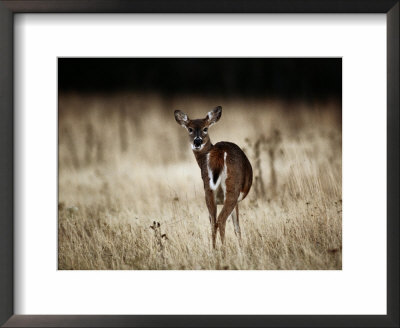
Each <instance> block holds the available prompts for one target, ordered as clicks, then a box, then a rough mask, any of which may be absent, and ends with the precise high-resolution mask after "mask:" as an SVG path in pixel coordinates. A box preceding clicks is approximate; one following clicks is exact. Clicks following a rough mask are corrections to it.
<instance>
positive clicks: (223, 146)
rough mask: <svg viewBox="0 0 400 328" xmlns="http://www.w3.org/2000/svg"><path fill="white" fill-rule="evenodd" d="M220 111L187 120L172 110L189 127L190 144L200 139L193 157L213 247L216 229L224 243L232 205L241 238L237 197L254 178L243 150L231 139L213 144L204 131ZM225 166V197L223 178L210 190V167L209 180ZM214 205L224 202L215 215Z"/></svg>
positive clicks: (220, 172) (214, 120)
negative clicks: (197, 170) (202, 189)
mask: <svg viewBox="0 0 400 328" xmlns="http://www.w3.org/2000/svg"><path fill="white" fill-rule="evenodd" d="M221 112H222V108H221V107H216V108H215V109H214V110H213V111H212V112H209V113H208V115H207V117H206V118H205V119H198V120H190V119H189V118H188V117H187V115H186V114H184V113H183V112H181V111H175V119H176V121H177V122H178V123H179V124H181V125H182V126H184V127H186V128H187V129H188V131H189V138H190V140H191V143H192V142H194V139H195V138H201V140H202V145H201V148H199V149H194V150H193V153H194V155H195V157H196V161H197V164H198V165H199V167H200V170H201V177H202V179H203V184H204V191H205V198H206V204H207V208H208V212H209V218H210V222H211V231H212V244H213V247H214V248H215V244H216V235H217V231H218V229H219V233H220V237H221V241H222V243H224V241H225V225H226V220H227V219H228V217H229V215H231V214H232V212H233V211H234V210H235V208H236V215H237V227H235V232H236V234H237V236H238V238H239V239H240V227H239V207H238V198H239V197H240V193H241V192H242V193H243V196H242V199H241V200H243V199H244V198H245V197H246V196H247V194H248V193H249V191H250V187H251V185H252V181H253V170H252V167H251V164H250V162H249V160H248V159H247V157H246V155H245V153H244V152H243V151H242V150H241V149H240V148H239V147H238V146H237V145H236V144H234V143H231V142H225V141H222V142H218V143H217V144H215V145H213V144H212V143H211V140H210V137H209V135H208V131H205V130H204V129H205V128H208V127H209V126H210V125H212V124H214V123H216V122H217V121H218V120H219V118H220V117H221ZM225 154H226V160H225ZM207 157H208V160H207ZM225 165H226V179H225V185H226V190H225V199H224V197H223V196H224V195H223V190H222V186H221V185H222V181H221V182H220V184H219V187H218V188H217V190H212V189H211V187H210V176H209V169H210V170H211V172H212V174H211V179H212V180H213V183H214V184H215V183H216V182H217V180H218V178H219V177H220V176H221V174H223V170H224V167H225ZM221 196H222V197H221ZM217 204H223V207H222V210H221V212H220V213H219V215H218V217H217ZM234 224H235V222H234ZM237 230H238V231H237Z"/></svg>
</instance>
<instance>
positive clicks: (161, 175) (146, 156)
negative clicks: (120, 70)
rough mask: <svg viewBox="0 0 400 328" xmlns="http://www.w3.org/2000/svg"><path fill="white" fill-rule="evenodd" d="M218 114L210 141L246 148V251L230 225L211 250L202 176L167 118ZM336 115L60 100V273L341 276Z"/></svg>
mask: <svg viewBox="0 0 400 328" xmlns="http://www.w3.org/2000/svg"><path fill="white" fill-rule="evenodd" d="M215 105H222V106H223V114H222V118H221V120H220V122H219V123H218V124H216V125H215V126H213V127H212V128H211V130H210V136H211V139H212V141H213V142H214V143H216V142H218V141H221V140H225V141H232V142H235V143H237V144H238V145H239V146H240V147H242V148H243V149H244V150H245V152H246V154H247V155H248V157H249V159H250V162H251V163H252V165H253V169H254V174H255V178H254V181H253V187H252V190H251V191H250V194H249V196H248V197H247V198H246V199H245V200H244V201H242V202H241V203H240V222H241V228H242V238H243V245H242V248H240V247H239V244H238V241H237V239H236V236H235V234H234V231H233V224H232V223H229V222H231V219H229V220H228V224H227V232H226V233H227V235H226V246H225V247H224V248H222V247H221V244H220V240H219V239H217V245H218V247H217V250H215V251H214V250H213V249H212V246H211V231H210V230H211V229H210V226H209V220H208V212H207V208H206V205H205V201H204V191H203V188H202V181H201V177H200V170H199V168H198V166H197V164H196V161H195V159H194V156H193V154H192V151H191V149H190V146H189V144H188V140H187V136H186V133H185V131H184V130H183V129H182V128H180V127H179V126H178V125H177V124H176V122H175V120H174V117H173V110H174V109H182V110H185V111H187V112H188V113H189V115H190V116H193V117H202V116H204V115H205V113H206V112H207V111H208V110H209V109H210V108H213V107H214V106H215ZM336 106H337V105H335V104H334V103H326V104H318V105H307V104H284V103H282V102H278V101H261V100H257V101H249V100H248V101H244V100H240V99H229V100H226V99H207V100H204V99H200V98H193V97H177V98H168V99H164V98H160V97H157V96H155V95H150V94H148V95H131V94H116V95H111V96H79V95H71V94H69V95H61V96H60V99H59V221H58V227H59V252H58V265H59V269H92V270H96V269H212V270H214V269H285V270H286V269H314V270H315V269H341V263H342V213H341V208H342V204H341V198H342V196H341V195H342V176H341V172H342V161H341V115H340V110H339V111H338V110H337V108H336ZM219 210H220V207H219ZM154 221H155V222H156V223H153V222H154Z"/></svg>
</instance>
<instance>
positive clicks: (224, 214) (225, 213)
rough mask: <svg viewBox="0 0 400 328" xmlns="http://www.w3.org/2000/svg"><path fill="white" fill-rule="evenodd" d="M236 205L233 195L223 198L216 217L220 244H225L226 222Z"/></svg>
mask: <svg viewBox="0 0 400 328" xmlns="http://www.w3.org/2000/svg"><path fill="white" fill-rule="evenodd" d="M236 204H237V197H235V195H234V194H230V195H229V196H228V195H227V196H226V198H225V203H224V206H223V208H222V210H221V212H220V213H219V215H218V220H217V223H218V228H219V235H220V237H221V242H222V244H224V243H225V226H226V220H227V219H228V217H229V215H231V214H232V212H233V210H234V209H235V206H236Z"/></svg>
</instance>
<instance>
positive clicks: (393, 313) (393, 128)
mask: <svg viewBox="0 0 400 328" xmlns="http://www.w3.org/2000/svg"><path fill="white" fill-rule="evenodd" d="M399 8H400V5H399V1H398V0H270V1H266V0H192V1H188V0H168V1H167V0H91V1H79V0H59V1H54V0H27V1H20V0H2V1H0V150H1V156H0V324H2V325H4V326H5V327H130V326H132V327H141V326H147V327H150V326H177V327H195V326H196V327H197V326H207V327H211V326H232V327H239V326H248V327H252V326H257V327H261V326H265V327H328V326H329V327H336V326H340V327H345V326H346V327H399V278H398V277H399V203H398V199H399V28H400V25H399ZM17 13H384V14H386V17H387V315H326V316H324V315H289V316H282V315H267V316H263V315H256V316H242V315H240V316H224V315H212V316H201V315H195V316H188V315H183V316H179V315H169V316H164V315H148V316H146V315H132V316H126V315H123V316H122V315H118V316H111V315H110V316H108V315H100V316H98V315H93V316H90V315H35V316H32V315H14V304H13V303H14V297H13V289H14V288H13V284H14V279H13V277H14V270H13V242H14V240H13V219H14V211H13V209H14V203H13V200H14V198H13V194H14V188H13V186H14V170H13V167H14V160H13V156H14V136H13V134H14V129H13V124H14V114H13V56H14V54H13V29H14V14H17ZM372 151H373V150H372ZM366 269H367V268H366ZM366 288H368V286H366Z"/></svg>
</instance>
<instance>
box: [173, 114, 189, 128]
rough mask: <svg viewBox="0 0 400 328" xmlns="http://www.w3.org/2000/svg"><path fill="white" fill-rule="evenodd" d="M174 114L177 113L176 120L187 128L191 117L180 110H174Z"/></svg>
mask: <svg viewBox="0 0 400 328" xmlns="http://www.w3.org/2000/svg"><path fill="white" fill-rule="evenodd" d="M174 115H175V120H176V121H177V122H178V124H180V125H182V126H183V127H185V128H186V125H187V124H188V123H189V117H188V116H187V115H186V114H185V113H184V112H182V111H180V110H176V111H175V112H174Z"/></svg>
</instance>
